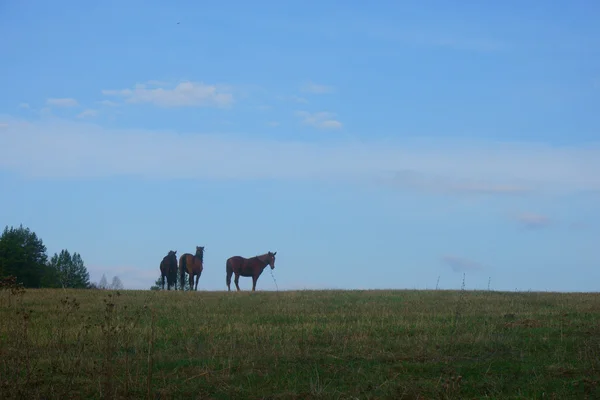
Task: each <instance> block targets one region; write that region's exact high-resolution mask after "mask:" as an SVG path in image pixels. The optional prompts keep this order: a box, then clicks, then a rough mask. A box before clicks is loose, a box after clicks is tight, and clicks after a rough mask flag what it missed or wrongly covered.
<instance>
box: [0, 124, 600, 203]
mask: <svg viewBox="0 0 600 400" xmlns="http://www.w3.org/2000/svg"><path fill="white" fill-rule="evenodd" d="M0 123H3V124H6V125H7V127H6V128H4V129H3V130H2V134H0V169H3V170H8V171H13V172H16V173H19V174H23V175H26V176H30V177H49V178H69V177H87V178H93V177H105V176H118V175H126V176H140V177H147V178H157V179H178V178H192V179H193V178H195V179H286V180H289V179H291V180H293V179H351V180H354V181H362V182H365V183H375V184H378V185H380V184H387V185H390V184H391V185H392V187H397V188H406V189H410V190H413V191H415V190H417V191H430V192H432V193H434V194H446V193H465V194H468V195H473V194H480V193H487V194H490V195H500V194H502V195H506V194H519V195H525V194H527V195H530V194H531V195H538V194H545V193H571V192H577V191H582V190H588V191H592V190H600V175H598V173H597V171H600V147H592V146H589V145H586V146H583V145H582V146H581V147H579V148H577V147H549V146H539V145H534V144H530V143H513V144H511V145H510V146H508V145H501V144H499V143H496V142H466V141H458V140H455V141H452V140H449V139H446V140H444V139H436V140H430V141H422V142H421V141H417V140H408V139H406V140H395V141H377V140H370V141H364V142H360V143H357V142H353V141H347V140H345V139H342V138H335V140H333V141H332V140H327V141H326V143H319V142H314V141H312V142H300V141H286V140H283V139H280V140H275V139H265V138H261V139H259V138H257V137H255V136H240V135H236V136H233V135H228V134H224V133H220V134H202V133H193V132H190V133H188V134H186V135H179V134H177V133H176V132H165V131H158V130H139V129H109V128H103V127H101V126H99V125H97V124H93V123H89V122H83V121H69V120H63V119H58V118H54V117H51V116H50V117H47V118H44V119H42V120H41V121H26V120H23V119H18V118H9V117H3V116H0ZM265 129H268V127H265ZM50 150H51V151H50ZM257 152H260V153H264V154H269V157H265V158H258V159H257V158H256V157H255V154H256V153H257ZM222 154H228V157H226V158H224V157H223V156H222ZM397 171H410V173H409V174H408V175H407V174H404V175H402V174H400V179H399V180H398V174H397ZM515 177H519V178H518V179H517V178H515Z"/></svg>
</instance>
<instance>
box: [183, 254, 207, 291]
mask: <svg viewBox="0 0 600 400" xmlns="http://www.w3.org/2000/svg"><path fill="white" fill-rule="evenodd" d="M203 269H204V246H196V254H195V255H191V254H190V253H185V254H183V255H182V256H181V257H179V275H180V277H181V290H183V288H184V286H185V273H186V272H187V273H188V275H189V277H190V290H198V281H199V280H200V275H202V270H203ZM194 276H195V277H196V287H195V288H194Z"/></svg>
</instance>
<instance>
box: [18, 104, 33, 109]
mask: <svg viewBox="0 0 600 400" xmlns="http://www.w3.org/2000/svg"><path fill="white" fill-rule="evenodd" d="M19 108H25V109H28V108H30V107H29V103H21V104H19Z"/></svg>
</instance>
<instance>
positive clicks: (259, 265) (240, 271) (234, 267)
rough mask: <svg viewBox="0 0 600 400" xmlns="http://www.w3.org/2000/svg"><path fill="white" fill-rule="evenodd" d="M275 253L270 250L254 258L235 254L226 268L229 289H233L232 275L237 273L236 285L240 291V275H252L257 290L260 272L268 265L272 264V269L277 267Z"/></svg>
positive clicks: (253, 285)
mask: <svg viewBox="0 0 600 400" xmlns="http://www.w3.org/2000/svg"><path fill="white" fill-rule="evenodd" d="M275 254H277V252H275V253H271V252H270V251H269V252H268V253H266V254H261V255H259V256H255V257H252V258H244V257H241V256H233V257H229V258H228V259H227V262H226V264H225V269H226V271H227V279H226V282H227V289H228V291H231V275H233V274H235V279H234V282H235V286H236V287H237V290H238V292H239V291H240V285H239V284H238V282H239V280H240V276H245V277H250V276H251V277H252V291H253V292H254V291H255V290H256V281H257V280H258V277H259V276H260V274H262V272H263V270H264V269H265V268H266V266H267V265H270V266H271V269H275Z"/></svg>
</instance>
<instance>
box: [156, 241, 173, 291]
mask: <svg viewBox="0 0 600 400" xmlns="http://www.w3.org/2000/svg"><path fill="white" fill-rule="evenodd" d="M165 276H166V277H167V290H171V286H174V288H175V290H177V250H175V251H173V250H169V253H168V254H167V255H166V256H164V257H163V259H162V261H161V262H160V278H161V279H162V289H163V290H165Z"/></svg>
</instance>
